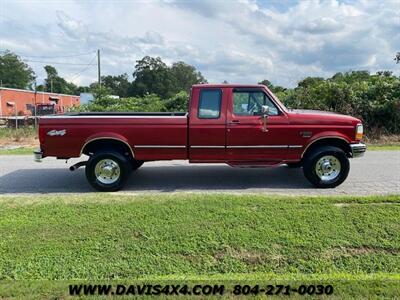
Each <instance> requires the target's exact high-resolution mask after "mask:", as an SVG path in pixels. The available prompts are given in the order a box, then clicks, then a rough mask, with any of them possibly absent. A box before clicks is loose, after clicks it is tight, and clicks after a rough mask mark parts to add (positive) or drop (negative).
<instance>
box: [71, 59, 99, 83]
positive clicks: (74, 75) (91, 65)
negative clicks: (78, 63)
mask: <svg viewBox="0 0 400 300" xmlns="http://www.w3.org/2000/svg"><path fill="white" fill-rule="evenodd" d="M95 59H96V55H95V56H93V58H92V60H91V61H90V63H89V64H88V65H87V66H86V67H84V68H83V69H82V70H80V71H79V72H77V73H75V74H73V75H70V76H68V77H71V76H72V78H71V79H69V81H73V80H75V79H76V78H79V76H80V75H81V74H82V73H83V72H85V71H86V70H88V69H89V68H91V67H93V66H95V65H96V64H93V61H94V60H95ZM68 77H67V78H68Z"/></svg>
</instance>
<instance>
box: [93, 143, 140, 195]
mask: <svg viewBox="0 0 400 300" xmlns="http://www.w3.org/2000/svg"><path fill="white" fill-rule="evenodd" d="M103 160H107V161H105V162H110V161H112V162H113V163H115V165H114V164H113V166H114V167H115V166H118V167H119V172H114V170H113V171H112V172H114V173H113V174H111V175H113V176H114V177H117V179H116V180H115V181H113V182H108V183H107V182H104V180H107V177H104V178H103V179H101V180H103V182H102V181H101V180H99V179H98V177H97V176H96V166H97V164H98V163H99V162H101V161H103ZM105 162H103V163H105ZM131 172H132V168H131V167H130V161H129V160H128V158H127V157H125V156H124V155H123V154H122V153H120V152H118V151H115V150H103V151H99V152H96V153H95V154H93V155H92V156H91V157H90V159H89V160H88V162H87V164H86V168H85V173H86V178H87V180H88V182H89V183H90V185H91V186H93V187H94V188H95V189H97V190H99V191H101V192H114V191H118V190H120V189H121V188H122V187H123V186H124V184H125V182H126V180H127V179H128V178H129V175H130V174H131ZM115 173H117V174H118V175H114V174H115ZM100 178H101V176H100ZM110 179H111V177H110Z"/></svg>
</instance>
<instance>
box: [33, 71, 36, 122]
mask: <svg viewBox="0 0 400 300" xmlns="http://www.w3.org/2000/svg"><path fill="white" fill-rule="evenodd" d="M36 96H37V86H36V79H35V100H34V104H33V109H34V111H33V112H34V116H33V117H34V126H35V128H37V116H36V114H37V112H36Z"/></svg>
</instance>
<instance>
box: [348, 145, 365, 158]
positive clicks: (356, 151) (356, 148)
mask: <svg viewBox="0 0 400 300" xmlns="http://www.w3.org/2000/svg"><path fill="white" fill-rule="evenodd" d="M350 148H351V156H352V157H353V158H354V157H361V156H363V155H364V153H365V151H366V150H367V146H366V145H365V144H363V143H358V144H350Z"/></svg>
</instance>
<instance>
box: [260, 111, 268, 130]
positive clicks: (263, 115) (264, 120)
mask: <svg viewBox="0 0 400 300" xmlns="http://www.w3.org/2000/svg"><path fill="white" fill-rule="evenodd" d="M261 112H262V117H261V119H262V122H263V127H262V131H263V132H268V129H267V118H268V113H269V106H268V105H263V106H261Z"/></svg>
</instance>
